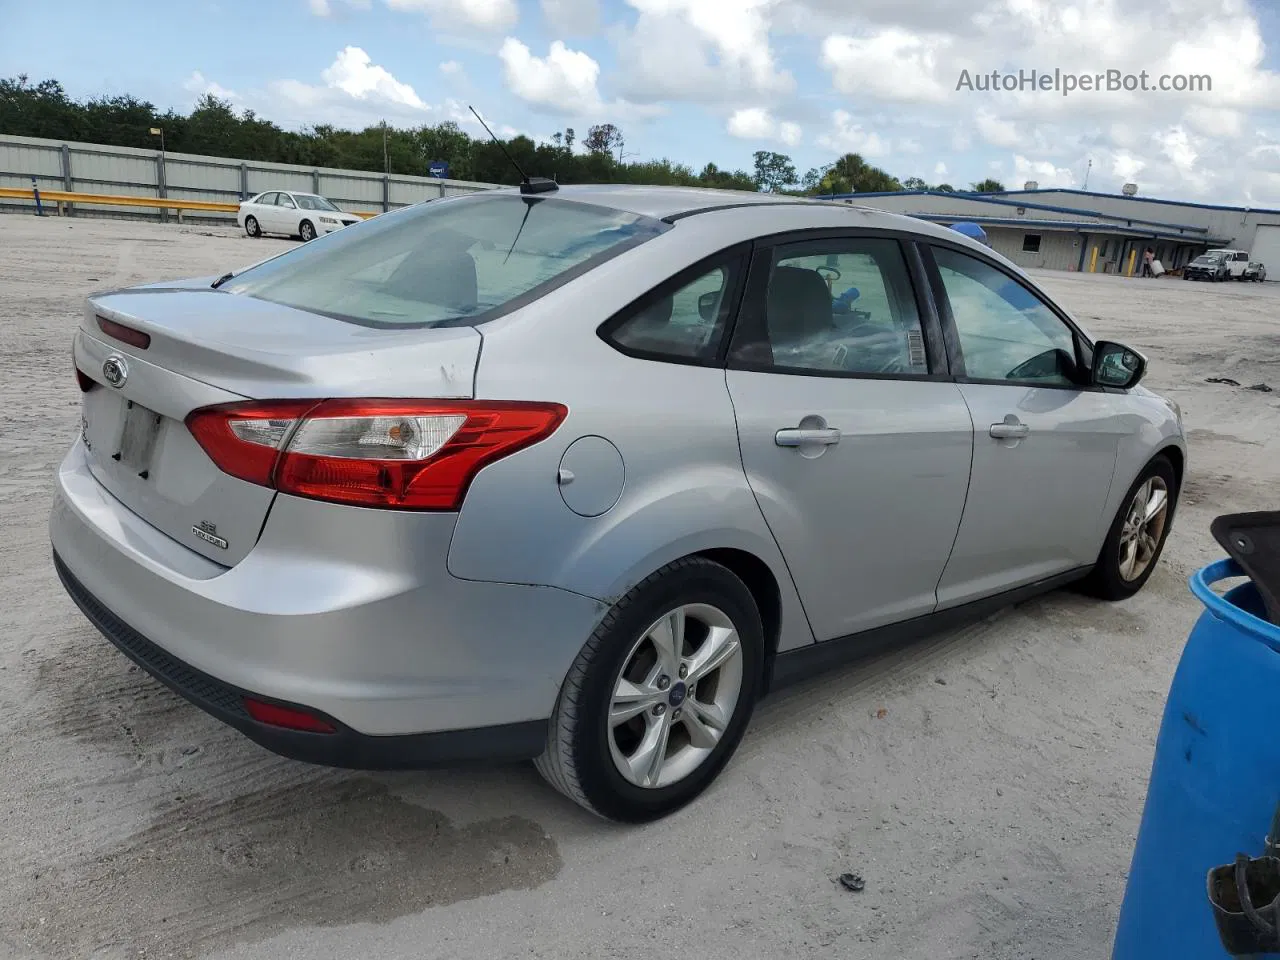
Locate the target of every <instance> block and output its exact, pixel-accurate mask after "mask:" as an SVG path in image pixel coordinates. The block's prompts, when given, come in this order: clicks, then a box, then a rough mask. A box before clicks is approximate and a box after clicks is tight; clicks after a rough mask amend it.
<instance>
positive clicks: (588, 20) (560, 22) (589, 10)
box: [542, 0, 600, 35]
mask: <svg viewBox="0 0 1280 960" xmlns="http://www.w3.org/2000/svg"><path fill="white" fill-rule="evenodd" d="M542 15H543V16H544V17H546V19H547V23H549V24H550V25H551V26H552V28H554V29H555V30H558V31H559V32H561V33H564V34H574V35H583V34H591V33H595V31H596V29H597V28H598V27H599V25H600V6H599V4H598V2H597V0H542Z"/></svg>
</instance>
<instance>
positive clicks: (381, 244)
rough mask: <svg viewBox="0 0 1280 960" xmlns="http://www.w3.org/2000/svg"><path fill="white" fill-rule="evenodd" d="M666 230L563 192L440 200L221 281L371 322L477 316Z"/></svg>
mask: <svg viewBox="0 0 1280 960" xmlns="http://www.w3.org/2000/svg"><path fill="white" fill-rule="evenodd" d="M666 229H669V227H668V225H667V224H664V223H662V222H660V221H658V220H653V219H651V218H648V217H642V216H638V215H636V214H633V213H626V212H623V211H621V210H614V209H612V208H609V207H599V206H594V205H591V204H584V203H575V202H573V201H571V200H559V199H556V198H554V197H528V198H525V197H521V196H518V195H512V194H510V193H503V194H489V195H484V194H480V195H472V196H467V197H456V198H450V199H446V200H433V201H431V202H429V203H424V204H420V205H417V206H413V207H407V208H405V209H402V210H397V211H395V212H393V213H387V214H383V215H382V216H380V217H375V218H374V219H372V220H369V221H366V222H365V223H362V224H357V225H356V226H353V227H348V228H347V229H346V230H341V231H339V232H337V233H332V234H330V235H329V236H327V237H324V238H322V239H319V240H313V241H312V242H310V243H307V244H303V245H302V246H299V247H297V248H295V249H294V250H291V251H289V252H288V253H286V254H283V255H282V256H279V257H275V258H274V259H272V260H268V261H266V262H265V263H261V264H258V265H257V266H254V267H250V268H249V269H248V270H245V271H244V272H243V273H241V274H240V275H238V276H237V277H235V278H234V279H232V280H229V281H227V282H226V283H225V284H223V285H222V287H221V288H220V289H222V290H225V291H228V292H230V293H237V294H243V295H247V296H251V297H257V298H259V299H262V300H270V301H272V302H273V303H281V304H285V305H287V306H291V307H297V308H299V309H302V310H309V311H311V312H313V313H320V314H324V315H326V316H331V317H336V318H338V319H340V320H349V321H352V322H355V323H361V324H365V325H368V326H378V327H406V326H444V325H450V326H459V325H464V324H474V323H479V322H482V321H484V320H486V319H492V318H493V317H495V316H498V315H500V314H501V313H504V312H507V311H509V310H511V309H514V308H516V307H517V306H520V305H523V304H524V303H527V302H529V301H531V300H533V299H536V298H537V297H539V296H541V295H543V294H544V293H546V292H548V291H549V290H551V289H553V288H554V287H556V286H559V285H560V284H562V283H565V282H567V281H568V280H570V279H572V278H573V277H574V276H577V275H578V274H579V273H581V272H584V271H585V270H588V269H591V268H592V267H594V266H595V265H597V264H598V263H600V262H601V261H603V260H605V259H607V258H609V257H611V256H614V255H616V254H617V253H620V252H621V251H623V250H625V249H628V248H629V247H632V246H635V245H636V244H638V243H642V242H644V241H645V240H647V239H649V238H651V237H654V236H657V235H658V234H659V233H661V232H663V231H664V230H666Z"/></svg>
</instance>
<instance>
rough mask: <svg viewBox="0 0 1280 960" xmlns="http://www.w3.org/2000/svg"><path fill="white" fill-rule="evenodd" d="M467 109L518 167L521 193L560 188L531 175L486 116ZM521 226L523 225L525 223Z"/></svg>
mask: <svg viewBox="0 0 1280 960" xmlns="http://www.w3.org/2000/svg"><path fill="white" fill-rule="evenodd" d="M467 109H468V110H470V111H471V112H472V113H474V114H475V117H476V119H477V120H479V121H480V126H482V127H484V132H485V133H487V134H488V135H489V137H490V139H491V140H493V142H494V143H496V144H497V145H498V149H499V150H501V151H502V154H503V156H505V157H506V158H507V160H509V161H510V162H511V165H512V166H513V167H515V168H516V173H518V174H520V192H521V193H524V194H530V193H550V192H551V191H553V190H559V189H560V185H559V184H557V183H556V182H555V181H554V180H548V179H547V178H546V177H531V176H529V175H528V174H527V173H525V172H524V170H523V169H522V168H521V167H520V164H518V163H516V158H515V157H513V156H512V155H511V153H510V151H508V150H507V147H506V145H505V144H504V143H503V142H502V141H501V140H499V139H498V138H497V137H495V136H494V135H493V131H492V130H490V129H489V125H488V124H487V123H485V122H484V117H482V116H480V114H478V113H476V108H475V107H473V106H471V104H467ZM521 226H522V227H523V224H522V225H521ZM513 246H514V245H513ZM508 256H510V254H508Z"/></svg>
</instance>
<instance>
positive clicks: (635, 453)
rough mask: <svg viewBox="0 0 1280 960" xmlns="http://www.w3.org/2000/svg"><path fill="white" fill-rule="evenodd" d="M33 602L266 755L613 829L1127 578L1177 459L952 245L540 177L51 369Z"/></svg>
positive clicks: (862, 224) (320, 249)
mask: <svg viewBox="0 0 1280 960" xmlns="http://www.w3.org/2000/svg"><path fill="white" fill-rule="evenodd" d="M74 353H75V364H76V374H77V377H78V378H79V383H80V388H81V390H82V391H83V417H82V427H81V432H80V436H79V437H78V438H77V439H76V441H75V443H74V444H73V445H72V448H71V450H70V452H69V453H68V454H67V456H66V459H65V460H64V462H63V463H62V465H61V467H60V470H59V475H58V483H57V496H56V499H55V503H54V506H53V511H52V517H51V537H52V542H53V550H54V559H55V564H56V566H57V569H58V572H59V574H60V576H61V577H62V580H63V582H64V584H65V585H66V588H67V590H68V592H69V593H70V595H71V596H72V597H73V598H74V599H75V601H76V602H77V603H78V604H79V606H80V607H81V609H82V610H83V611H84V613H85V614H86V616H87V617H88V618H89V619H90V620H91V621H92V622H93V623H94V624H96V625H97V627H98V628H99V629H100V630H101V631H102V632H103V633H104V634H105V635H106V637H107V638H108V639H109V640H110V641H111V642H113V643H114V644H115V645H116V646H117V647H119V648H120V649H121V650H122V651H123V652H124V653H125V654H126V655H127V656H129V657H130V658H132V659H133V660H134V661H136V662H137V663H138V664H140V665H141V666H142V667H144V668H145V669H146V670H148V671H149V672H150V673H152V674H153V675H154V676H156V677H157V678H159V679H160V680H161V681H163V682H164V683H166V684H168V685H169V686H170V687H171V688H173V689H174V690H175V691H177V692H178V693H180V694H181V695H183V696H185V697H187V698H188V699H190V700H191V701H193V702H194V703H195V704H197V705H198V706H200V707H202V708H204V709H205V710H207V711H209V712H210V713H212V714H213V715H214V716H216V717H218V718H220V719H222V720H224V721H225V722H227V723H229V724H231V725H233V726H234V727H236V728H238V729H239V730H241V731H242V732H244V733H245V734H246V735H247V736H249V737H250V738H252V739H253V740H255V741H257V742H258V743H260V744H262V745H264V746H266V747H268V748H270V749H272V750H275V751H277V752H279V753H282V754H285V755H287V756H291V757H295V758H299V759H303V760H308V761H313V762H319V763H327V764H334V765H340V766H348V767H360V768H388V767H419V766H425V765H429V764H439V763H450V762H453V761H459V760H464V759H468V760H469V759H477V758H483V759H490V760H511V759H519V758H530V759H534V760H535V761H536V763H537V766H538V769H539V770H540V771H541V772H542V773H543V775H544V776H545V777H546V778H547V780H548V781H550V783H551V784H553V785H554V786H555V787H556V788H557V789H559V790H561V791H562V792H563V793H565V794H566V795H567V796H569V797H570V798H572V799H573V800H575V801H577V802H578V803H580V804H582V805H583V806H585V807H587V808H589V809H590V810H592V811H594V812H596V813H598V814H600V815H602V816H604V817H608V818H612V819H616V820H622V821H643V820H649V819H653V818H657V817H660V816H662V815H664V814H666V813H668V812H670V811H672V810H674V809H676V808H677V807H679V806H681V805H682V804H684V803H687V802H688V801H690V800H691V799H693V798H694V797H695V796H697V795H698V794H699V793H700V792H701V791H702V790H703V789H705V788H706V787H707V786H708V785H709V784H710V783H711V782H712V781H713V780H714V779H715V778H716V776H717V775H718V774H719V773H720V772H721V770H722V769H723V768H724V766H725V764H726V762H727V761H728V760H729V758H730V756H731V755H732V754H733V752H734V750H735V748H736V747H737V745H738V743H739V741H740V739H741V738H742V736H743V733H744V731H745V729H746V727H747V724H748V721H749V720H750V718H751V714H752V710H753V708H754V706H755V704H756V703H757V701H758V700H759V699H760V698H761V697H762V696H764V695H765V694H766V693H767V692H769V691H770V690H773V689H776V688H777V687H779V686H780V685H782V684H784V683H787V682H789V681H791V680H793V679H795V678H797V677H801V676H804V675H806V674H808V673H811V672H813V671H815V670H820V669H823V668H824V667H826V666H828V665H830V664H833V663H835V662H838V661H840V660H842V659H846V658H851V657H857V656H862V655H865V654H867V653H868V652H870V651H873V650H877V649H882V648H883V647H885V646H886V645H889V644H896V643H902V642H906V641H909V640H911V639H913V638H916V637H918V636H920V635H922V634H924V633H927V632H930V631H935V630H938V629H944V628H950V627H953V626H955V625H956V624H958V623H962V622H964V621H966V620H970V619H973V618H976V617H981V616H984V615H987V614H989V613H990V612H991V611H992V610H994V609H995V608H998V607H1000V606H1003V605H1006V604H1009V603H1013V602H1016V601H1018V600H1021V599H1025V598H1027V597H1029V596H1032V595H1034V594H1037V593H1039V592H1042V591H1046V590H1050V589H1054V588H1057V587H1061V586H1064V585H1066V584H1068V583H1071V582H1079V583H1080V584H1082V585H1083V586H1084V587H1086V588H1087V589H1088V590H1090V591H1091V592H1092V593H1093V594H1095V595H1097V596H1099V597H1101V598H1103V599H1107V600H1120V599H1123V598H1126V597H1128V596H1130V595H1132V594H1133V593H1135V592H1136V591H1137V590H1139V589H1140V588H1141V587H1142V585H1143V584H1144V583H1145V582H1146V581H1147V579H1148V577H1150V576H1151V574H1152V570H1153V569H1154V568H1155V566H1156V564H1157V561H1158V559H1159V557H1160V552H1161V548H1162V547H1163V545H1164V542H1165V539H1166V537H1167V536H1168V533H1169V529H1170V524H1171V522H1172V519H1173V513H1174V509H1175V505H1176V502H1177V497H1178V492H1179V489H1180V486H1181V483H1182V477H1183V471H1184V465H1185V462H1186V448H1185V444H1184V438H1183V430H1182V423H1181V415H1180V412H1179V411H1178V409H1177V407H1176V406H1175V405H1174V404H1172V403H1169V402H1167V401H1165V400H1163V399H1161V398H1160V397H1158V396H1156V395H1155V394H1153V393H1150V392H1149V391H1147V390H1146V389H1145V388H1144V387H1142V386H1140V385H1139V380H1140V379H1141V378H1142V376H1143V373H1144V370H1145V365H1146V364H1145V360H1144V359H1143V357H1142V356H1141V355H1139V354H1138V353H1137V352H1135V351H1134V350H1131V349H1129V348H1127V347H1125V346H1123V345H1121V344H1117V343H1111V342H1106V341H1100V340H1095V339H1093V338H1091V337H1090V336H1089V335H1088V333H1086V332H1085V330H1084V329H1083V328H1082V327H1081V326H1080V324H1079V323H1078V322H1077V321H1076V320H1075V319H1074V318H1073V317H1072V316H1071V315H1070V313H1069V312H1068V311H1067V310H1066V309H1064V308H1063V307H1062V306H1061V305H1059V304H1057V303H1055V302H1054V301H1053V300H1052V299H1051V298H1050V297H1049V296H1047V295H1046V294H1045V293H1044V291H1043V290H1041V289H1040V288H1039V287H1038V286H1037V285H1036V284H1035V282H1034V281H1032V280H1031V279H1029V278H1028V277H1027V276H1026V275H1025V274H1023V273H1022V272H1021V271H1020V270H1019V269H1018V268H1017V267H1015V266H1014V265H1012V264H1011V263H1010V262H1008V261H1007V260H1005V259H1003V258H1002V257H1000V256H999V255H998V254H996V253H994V252H992V251H991V250H990V249H989V248H987V247H985V246H982V245H979V244H977V243H974V242H972V241H970V240H968V239H967V238H965V237H963V236H961V235H959V234H957V233H956V232H955V231H952V230H948V229H945V228H942V227H935V226H933V225H931V224H928V223H925V222H924V221H921V220H916V219H911V218H906V217H900V216H894V215H889V214H885V213H881V212H877V211H873V210H868V209H863V208H859V207H854V206H849V205H846V204H839V203H832V202H825V201H798V200H787V199H784V198H773V197H760V196H753V195H749V194H741V193H732V192H719V191H707V190H682V189H667V188H646V187H607V186H599V187H585V186H584V187H564V188H560V189H558V190H557V189H555V187H554V185H553V184H549V183H546V182H542V183H539V182H530V183H528V184H526V185H525V186H524V187H522V188H520V190H518V191H517V190H501V191H493V192H488V193H483V194H477V195H472V196H465V197H458V198H451V199H445V200H437V201H432V202H429V203H424V204H420V205H417V206H414V207H410V208H405V209H402V210H398V211H395V212H393V213H390V214H386V215H384V216H381V217H378V218H377V219H375V220H370V221H368V222H365V223H361V224H358V225H356V226H353V227H349V228H347V229H344V230H341V231H339V232H336V233H334V234H331V235H329V236H324V237H320V238H319V239H318V240H316V241H315V242H314V243H309V244H306V245H304V246H301V247H298V248H296V249H294V250H292V251H290V252H288V253H286V254H284V255H282V256H279V257H275V258H273V259H271V260H268V261H265V262H263V263H260V264H257V265H255V266H253V267H250V268H248V269H246V270H244V271H243V272H241V273H239V274H238V275H234V276H232V275H227V276H224V277H221V278H218V279H216V280H215V279H214V278H212V277H203V278H197V279H193V280H186V281H181V282H174V283H161V284H153V285H151V286H148V287H142V288H135V289H130V290H123V291H117V292H112V293H106V294H101V295H98V296H95V297H93V298H92V299H91V300H90V301H89V302H88V304H87V307H86V309H85V312H84V316H83V320H82V322H81V324H80V329H79V330H78V332H77V333H76V336H75V344H74Z"/></svg>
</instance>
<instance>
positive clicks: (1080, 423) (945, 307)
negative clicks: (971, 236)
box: [925, 245, 1132, 607]
mask: <svg viewBox="0 0 1280 960" xmlns="http://www.w3.org/2000/svg"><path fill="white" fill-rule="evenodd" d="M925 253H926V255H929V256H931V260H932V264H933V265H934V266H936V270H935V271H934V272H933V278H934V283H935V292H936V294H937V300H938V303H939V308H940V312H941V314H942V319H943V322H944V324H945V325H946V327H947V332H948V335H949V339H948V348H949V352H950V359H951V366H952V370H953V371H954V372H955V373H956V374H957V381H958V383H959V389H960V391H961V393H962V394H963V396H964V400H965V403H966V404H967V405H968V407H969V411H970V413H971V414H972V417H973V430H974V442H973V475H972V479H971V481H970V483H969V494H968V498H967V501H966V504H965V509H964V519H963V521H962V522H961V524H960V532H959V535H958V536H957V537H956V542H955V548H954V549H953V550H952V552H951V559H950V561H949V562H948V563H947V567H946V572H945V573H944V574H943V576H942V579H941V581H940V583H939V584H938V604H939V607H948V606H954V605H956V604H959V603H963V602H966V601H968V600H972V599H976V598H977V597H980V596H984V595H989V594H994V593H1000V592H1002V591H1004V590H1009V589H1013V588H1015V587H1017V586H1020V585H1023V584H1027V583H1032V582H1034V581H1037V580H1042V579H1045V578H1048V577H1051V576H1054V575H1055V574H1059V573H1064V572H1066V571H1069V570H1072V569H1075V568H1078V567H1082V566H1085V565H1087V564H1091V563H1093V562H1094V561H1095V560H1096V559H1097V554H1098V550H1099V549H1100V547H1101V542H1102V536H1103V531H1104V528H1105V525H1106V519H1107V518H1105V517H1104V516H1103V514H1102V510H1103V507H1104V506H1105V504H1106V500H1107V494H1108V492H1109V490H1110V488H1111V481H1112V474H1113V473H1114V471H1115V465H1116V458H1117V454H1118V451H1119V444H1120V440H1121V438H1122V437H1123V436H1125V435H1126V434H1127V433H1128V432H1129V431H1130V430H1131V429H1132V427H1131V425H1130V423H1129V421H1128V420H1127V419H1126V418H1125V417H1123V416H1122V415H1120V414H1119V412H1118V411H1117V410H1116V409H1115V406H1114V403H1113V402H1112V401H1113V397H1112V395H1111V394H1109V393H1107V392H1105V391H1103V390H1101V389H1099V388H1093V387H1087V386H1082V385H1081V383H1082V381H1083V370H1084V368H1086V367H1087V365H1088V362H1089V360H1088V357H1089V353H1088V350H1089V345H1088V344H1087V343H1086V342H1085V341H1084V340H1083V338H1082V337H1081V336H1080V335H1078V334H1077V332H1076V331H1075V330H1074V328H1073V327H1072V326H1071V325H1070V324H1069V323H1068V322H1067V321H1066V319H1065V318H1064V317H1062V316H1060V315H1059V314H1058V313H1057V311H1055V310H1054V309H1053V308H1051V307H1050V306H1049V305H1048V304H1047V303H1046V302H1045V301H1044V300H1042V299H1041V298H1040V296H1039V295H1038V294H1037V293H1035V292H1034V291H1033V290H1032V289H1031V288H1030V287H1028V286H1027V285H1026V284H1024V283H1022V281H1021V280H1019V279H1018V278H1017V277H1016V276H1014V274H1013V273H1012V272H1011V271H1009V270H1007V268H1005V267H1003V266H1002V265H999V264H996V263H994V262H993V261H990V260H987V259H985V258H982V257H980V256H978V255H976V254H974V253H970V252H965V251H962V250H960V249H957V248H953V247H949V246H943V245H936V246H932V247H928V248H925Z"/></svg>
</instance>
